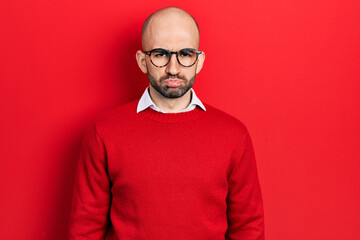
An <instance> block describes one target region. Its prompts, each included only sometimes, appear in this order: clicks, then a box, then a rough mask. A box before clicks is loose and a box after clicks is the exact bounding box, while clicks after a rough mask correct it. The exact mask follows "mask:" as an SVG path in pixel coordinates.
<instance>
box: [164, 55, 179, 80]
mask: <svg viewBox="0 0 360 240" xmlns="http://www.w3.org/2000/svg"><path fill="white" fill-rule="evenodd" d="M165 72H166V73H168V74H171V75H176V74H178V73H179V72H180V64H179V63H178V61H177V59H176V54H174V53H173V54H171V59H170V62H169V63H168V65H167V66H166V69H165Z"/></svg>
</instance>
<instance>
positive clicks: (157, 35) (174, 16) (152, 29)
mask: <svg viewBox="0 0 360 240" xmlns="http://www.w3.org/2000/svg"><path fill="white" fill-rule="evenodd" d="M172 33H174V34H172ZM178 33H180V34H182V35H183V37H184V36H185V34H187V35H188V36H187V37H188V38H189V37H190V38H192V40H193V41H194V46H187V47H194V48H198V46H199V39H200V32H199V26H198V24H197V22H196V21H195V19H194V18H193V17H192V16H191V15H190V14H189V13H188V12H186V11H185V10H183V9H181V8H177V7H167V8H162V9H160V10H158V11H156V12H154V13H152V14H151V15H150V16H149V17H148V18H147V19H146V21H145V22H144V25H143V28H142V46H143V49H144V50H146V51H148V50H150V49H149V48H152V47H154V46H152V45H154V44H155V45H156V44H157V43H158V42H159V41H160V42H163V41H164V40H165V41H166V40H169V41H170V42H168V43H169V45H171V40H172V37H173V38H176V37H179V34H178ZM151 46H152V47H151ZM159 47H165V46H159Z"/></svg>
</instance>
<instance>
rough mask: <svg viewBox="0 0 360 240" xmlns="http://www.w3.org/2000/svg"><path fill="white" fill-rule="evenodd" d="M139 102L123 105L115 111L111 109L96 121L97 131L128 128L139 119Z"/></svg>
mask: <svg viewBox="0 0 360 240" xmlns="http://www.w3.org/2000/svg"><path fill="white" fill-rule="evenodd" d="M138 101H139V100H138V99H137V100H133V101H130V102H127V103H124V104H121V105H119V106H117V107H115V108H113V109H110V110H108V111H106V112H104V113H102V114H100V115H99V116H97V117H96V118H95V120H94V125H95V126H96V128H97V129H104V130H106V129H109V130H111V129H116V128H119V127H121V126H127V125H128V124H129V123H131V122H133V121H134V120H135V119H136V118H137V113H136V106H137V103H138Z"/></svg>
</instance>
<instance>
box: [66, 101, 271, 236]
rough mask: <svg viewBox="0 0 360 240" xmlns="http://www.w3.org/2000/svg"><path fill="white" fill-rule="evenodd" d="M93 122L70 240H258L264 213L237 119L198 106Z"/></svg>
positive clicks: (125, 111)
mask: <svg viewBox="0 0 360 240" xmlns="http://www.w3.org/2000/svg"><path fill="white" fill-rule="evenodd" d="M136 105H137V101H133V102H130V103H127V104H124V105H122V106H120V107H118V108H116V109H114V110H112V111H111V112H109V113H107V114H105V115H104V116H102V117H100V118H99V119H97V120H96V121H95V123H94V124H93V125H92V127H90V128H89V130H88V131H87V133H86V135H85V137H84V142H83V146H82V151H81V157H80V160H79V165H78V170H77V177H76V184H75V191H74V198H73V208H72V213H71V219H70V240H85V239H86V240H99V239H106V240H115V239H116V240H130V239H131V240H140V239H144V240H165V239H166V240H170V239H171V240H224V239H227V240H255V239H256V240H260V239H264V224H263V205H262V198H261V192H260V187H259V182H258V176H257V170H256V163H255V158H254V152H253V147H252V143H251V140H250V137H249V134H248V131H247V130H246V128H245V126H244V125H243V124H242V123H241V122H240V121H239V120H237V119H235V118H234V117H232V116H230V115H228V114H226V113H224V112H222V111H220V110H218V109H216V108H214V107H211V106H210V105H208V104H204V105H205V107H206V109H207V111H203V110H201V109H200V108H198V107H196V108H195V109H194V110H192V111H190V112H183V113H167V114H164V113H160V112H157V111H154V110H152V109H151V108H147V109H146V110H144V111H142V112H139V113H136Z"/></svg>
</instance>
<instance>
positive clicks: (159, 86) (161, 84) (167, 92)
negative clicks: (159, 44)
mask: <svg viewBox="0 0 360 240" xmlns="http://www.w3.org/2000/svg"><path fill="white" fill-rule="evenodd" d="M173 58H175V59H176V57H175V55H173V56H172V59H171V61H172V60H173ZM150 64H151V63H150ZM175 64H178V63H175ZM146 67H147V71H148V72H147V75H148V79H149V83H150V85H151V86H152V87H153V88H154V89H155V90H156V91H158V92H159V93H160V94H161V95H162V96H164V97H166V98H179V97H182V96H183V95H184V94H185V93H186V92H187V91H189V90H190V89H191V88H192V86H193V85H194V82H195V76H196V72H195V68H194V67H193V68H192V70H193V71H192V73H191V72H190V71H189V72H188V73H185V72H187V71H185V69H184V70H183V71H180V72H179V73H171V72H166V71H165V72H164V73H161V74H162V75H158V76H157V77H155V76H153V75H152V73H151V72H156V71H159V70H158V69H153V70H152V71H151V70H150V69H149V68H148V66H146ZM180 68H184V67H181V66H180ZM190 68H191V67H190ZM160 72H161V71H160Z"/></svg>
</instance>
